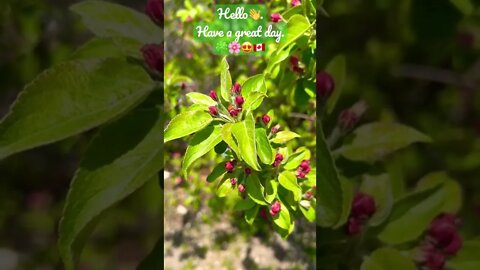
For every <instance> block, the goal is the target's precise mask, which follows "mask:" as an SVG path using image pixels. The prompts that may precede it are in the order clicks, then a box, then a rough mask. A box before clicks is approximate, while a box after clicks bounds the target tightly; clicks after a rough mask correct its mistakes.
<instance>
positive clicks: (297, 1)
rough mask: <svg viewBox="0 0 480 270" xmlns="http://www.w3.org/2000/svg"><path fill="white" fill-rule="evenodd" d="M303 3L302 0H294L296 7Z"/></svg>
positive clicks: (293, 4)
mask: <svg viewBox="0 0 480 270" xmlns="http://www.w3.org/2000/svg"><path fill="white" fill-rule="evenodd" d="M301 3H302V1H300V0H292V7H296V6H298V5H300V4H301Z"/></svg>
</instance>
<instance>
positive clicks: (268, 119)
mask: <svg viewBox="0 0 480 270" xmlns="http://www.w3.org/2000/svg"><path fill="white" fill-rule="evenodd" d="M262 121H263V123H265V125H266V124H268V122H270V116H268V114H264V115H263V116H262Z"/></svg>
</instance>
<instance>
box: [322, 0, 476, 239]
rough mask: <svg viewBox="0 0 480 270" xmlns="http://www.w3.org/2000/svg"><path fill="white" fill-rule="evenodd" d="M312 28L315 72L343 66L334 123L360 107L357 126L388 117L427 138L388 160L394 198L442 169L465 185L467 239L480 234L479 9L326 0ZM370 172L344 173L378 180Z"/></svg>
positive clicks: (435, 1)
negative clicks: (338, 62)
mask: <svg viewBox="0 0 480 270" xmlns="http://www.w3.org/2000/svg"><path fill="white" fill-rule="evenodd" d="M324 8H325V10H326V11H327V12H328V13H329V17H328V18H327V17H322V18H321V19H320V20H319V23H318V27H319V28H318V32H319V35H318V36H319V48H320V62H319V66H320V67H325V65H326V63H328V62H329V61H330V60H331V59H332V58H333V57H334V56H335V55H337V54H343V55H345V57H346V59H347V80H346V83H345V86H344V91H343V93H342V98H340V101H339V104H338V105H337V108H336V109H337V112H336V113H334V114H333V115H334V117H331V118H330V119H327V125H329V126H330V127H332V126H333V125H334V124H335V122H336V121H337V118H336V117H337V116H338V113H339V112H340V110H343V109H345V108H348V107H349V106H351V105H352V104H353V103H354V102H356V101H358V100H360V99H363V100H365V101H366V102H367V104H368V106H369V109H368V111H367V113H366V115H365V116H364V117H363V119H362V121H363V122H371V121H376V120H378V119H393V120H396V121H398V122H401V123H402V124H406V125H409V126H412V127H414V128H415V129H417V130H419V131H421V132H423V133H425V134H427V135H428V136H430V137H431V138H432V139H433V143H432V144H422V145H420V144H418V145H415V146H412V147H408V148H406V149H404V150H402V151H400V152H398V153H396V154H394V155H392V156H390V157H389V158H388V159H387V160H385V161H386V164H387V165H386V167H387V168H386V169H387V171H388V172H389V175H390V177H391V179H392V181H393V183H394V187H393V188H394V195H395V198H398V197H400V196H401V195H402V194H404V193H405V191H406V190H407V189H408V188H411V187H412V186H413V185H414V184H415V183H417V181H418V180H419V179H420V178H421V177H422V176H424V175H426V174H427V173H429V172H433V171H446V172H448V173H449V175H451V176H452V177H453V178H455V179H456V180H457V181H459V183H460V184H461V185H462V188H463V196H464V205H463V209H462V211H461V212H460V217H461V220H462V234H463V235H464V237H465V238H466V239H469V238H472V237H473V236H477V235H479V233H480V181H479V172H480V92H479V91H480V1H478V0H465V1H455V0H423V1H413V0H401V1H394V0H369V1H355V0H353V1H346V0H336V1H325V5H324ZM375 169H376V167H375V166H373V167H370V166H366V167H361V166H356V167H354V168H353V167H352V169H351V171H350V173H351V174H352V175H358V174H359V172H368V171H369V170H370V172H374V171H375Z"/></svg>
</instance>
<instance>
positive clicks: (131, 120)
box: [59, 109, 163, 270]
mask: <svg viewBox="0 0 480 270" xmlns="http://www.w3.org/2000/svg"><path fill="white" fill-rule="evenodd" d="M162 114H163V110H162V109H139V110H135V111H133V112H132V113H130V114H128V115H127V116H125V117H123V118H121V119H120V120H118V121H116V122H114V123H112V124H110V125H108V126H106V127H104V128H103V129H101V130H100V131H99V133H98V134H97V136H96V137H95V138H94V139H93V141H92V142H91V144H90V145H89V147H88V149H87V151H86V153H85V156H84V158H83V160H82V162H81V163H80V166H79V168H78V169H77V171H76V173H75V176H74V178H73V181H72V183H71V186H70V189H69V192H68V195H67V199H66V203H65V209H64V211H63V215H62V219H61V221H60V229H59V234H60V239H59V249H60V254H61V256H62V258H63V261H64V263H65V267H66V269H68V270H71V269H74V262H75V260H76V259H77V255H78V253H79V250H80V249H81V243H82V240H83V239H79V236H82V237H84V236H85V234H87V233H88V232H89V229H90V228H89V226H90V224H91V222H92V221H93V220H94V219H96V218H98V217H99V216H100V214H101V213H102V212H103V211H104V210H105V209H107V208H109V207H110V206H112V205H113V204H115V203H116V202H118V201H120V200H122V199H123V198H125V197H127V196H128V195H130V194H131V193H132V192H133V191H135V190H137V189H138V188H140V187H141V186H142V185H143V184H145V182H146V181H147V180H149V179H150V178H151V177H152V176H154V175H155V174H156V173H158V171H160V170H161V168H162V167H163V152H162V133H163V119H162ZM119 134H121V135H122V136H119Z"/></svg>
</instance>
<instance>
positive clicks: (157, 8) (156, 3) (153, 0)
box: [145, 0, 164, 26]
mask: <svg viewBox="0 0 480 270" xmlns="http://www.w3.org/2000/svg"><path fill="white" fill-rule="evenodd" d="M145 13H147V15H148V16H149V17H150V19H152V21H153V22H155V23H156V24H157V25H160V26H163V24H164V19H163V0H148V2H147V7H146V10H145Z"/></svg>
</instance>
